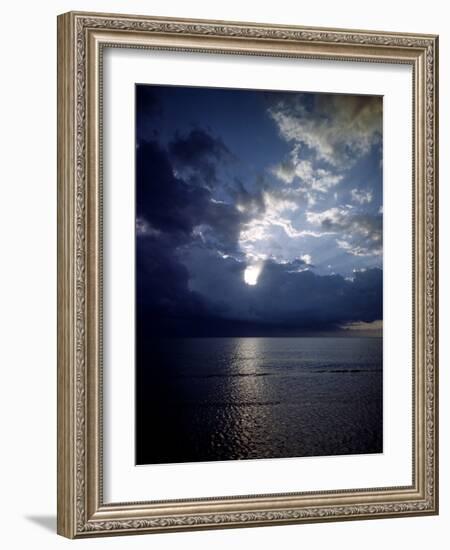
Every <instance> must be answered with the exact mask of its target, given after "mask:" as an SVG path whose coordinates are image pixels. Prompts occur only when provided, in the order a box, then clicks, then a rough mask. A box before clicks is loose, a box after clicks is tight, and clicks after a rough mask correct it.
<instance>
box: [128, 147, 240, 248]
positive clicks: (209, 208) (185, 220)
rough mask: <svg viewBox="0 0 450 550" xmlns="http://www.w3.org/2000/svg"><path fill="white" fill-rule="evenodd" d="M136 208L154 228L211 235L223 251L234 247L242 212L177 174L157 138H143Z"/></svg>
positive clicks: (179, 235)
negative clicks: (152, 139)
mask: <svg viewBox="0 0 450 550" xmlns="http://www.w3.org/2000/svg"><path fill="white" fill-rule="evenodd" d="M136 175H137V188H136V209H137V216H138V219H140V220H145V221H146V223H148V224H149V225H150V226H151V227H152V228H153V229H154V230H157V231H161V232H165V233H168V234H170V235H172V237H175V236H176V240H177V243H178V244H181V243H183V242H184V241H185V240H186V239H188V238H189V237H192V236H193V235H194V236H196V237H198V238H200V239H202V238H203V239H207V238H208V237H209V238H210V239H212V240H213V241H214V244H215V245H216V246H219V247H221V248H222V249H223V250H224V251H231V250H235V249H236V246H237V240H238V236H239V232H240V224H241V222H242V220H243V215H242V213H240V212H239V211H238V210H237V209H236V208H235V207H234V205H231V204H227V203H225V202H219V201H215V200H214V199H213V197H212V195H211V193H210V191H209V190H208V189H206V188H205V187H203V186H202V185H201V184H200V183H199V182H198V181H197V180H196V179H194V180H192V179H189V180H184V179H182V178H180V177H177V176H176V175H175V171H174V168H173V165H172V163H171V160H170V158H169V156H168V154H167V152H166V151H165V150H163V149H162V148H161V147H160V146H159V145H158V143H157V142H155V141H143V142H141V143H140V144H139V147H138V149H137V154H136Z"/></svg>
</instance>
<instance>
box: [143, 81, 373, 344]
mask: <svg viewBox="0 0 450 550" xmlns="http://www.w3.org/2000/svg"><path fill="white" fill-rule="evenodd" d="M136 246H137V254H136V267H137V269H136V277H137V311H138V320H139V323H140V325H141V328H142V329H143V327H146V328H150V329H151V330H152V331H156V332H157V333H160V334H165V335H239V334H243V335H244V334H249V335H250V334H251V335H267V334H277V335H278V334H279V335H283V334H297V333H305V332H308V333H317V332H320V333H322V332H327V331H331V330H332V331H336V330H340V329H342V328H344V329H349V332H350V330H351V331H352V332H351V333H352V334H354V332H353V331H354V330H362V329H363V330H364V331H366V330H372V331H374V330H376V332H377V333H378V332H379V329H380V328H381V326H382V325H381V319H382V98H381V97H374V96H351V95H332V94H311V93H295V92H268V91H257V90H235V89H219V88H193V87H178V86H149V85H137V86H136ZM373 333H374V332H373Z"/></svg>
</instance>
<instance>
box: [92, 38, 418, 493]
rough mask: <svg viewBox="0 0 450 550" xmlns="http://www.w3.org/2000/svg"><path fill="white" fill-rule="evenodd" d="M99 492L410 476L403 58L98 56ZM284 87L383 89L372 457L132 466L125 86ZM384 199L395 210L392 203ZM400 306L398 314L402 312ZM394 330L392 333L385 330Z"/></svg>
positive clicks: (330, 484)
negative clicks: (378, 422) (379, 410)
mask: <svg viewBox="0 0 450 550" xmlns="http://www.w3.org/2000/svg"><path fill="white" fill-rule="evenodd" d="M103 76H104V94H103V105H104V118H103V136H104V142H103V146H104V157H103V160H104V163H103V164H104V191H103V196H104V227H105V237H104V238H105V240H104V244H105V251H104V261H105V266H104V268H105V269H104V271H105V276H104V284H105V293H104V294H105V301H104V340H103V342H104V369H103V383H104V389H105V391H104V404H105V407H104V439H103V441H104V450H105V453H104V454H105V464H104V476H105V477H104V497H105V501H106V502H136V501H143V500H149V499H151V500H164V499H169V498H194V497H214V496H219V495H223V496H233V495H243V494H247V495H249V494H250V495H252V494H253V495H255V494H264V493H272V494H276V493H288V492H300V491H317V490H326V489H342V488H347V489H350V488H353V489H356V488H362V487H389V486H401V485H403V486H405V485H410V484H411V483H412V479H411V471H412V468H411V455H412V447H411V444H412V442H411V418H412V417H411V397H412V394H411V382H412V363H411V341H412V331H411V320H412V317H411V314H412V284H411V281H412V275H411V274H412V258H411V243H412V231H411V213H412V209H411V207H412V201H411V200H405V197H407V196H408V195H409V196H411V177H412V169H411V166H412V156H411V147H412V137H411V136H412V133H411V102H412V69H411V68H410V67H408V66H406V65H392V64H390V65H385V64H381V63H354V62H347V63H344V62H342V61H339V62H337V61H334V62H333V61H321V62H319V61H317V60H304V59H276V60H274V59H270V58H267V57H254V56H251V57H249V56H248V57H243V56H234V57H231V56H224V55H209V56H205V55H202V54H192V53H190V54H186V53H184V54H183V53H179V52H148V51H145V50H136V49H126V50H125V49H118V48H110V49H109V50H107V51H106V53H105V54H104V63H103ZM136 82H141V83H142V82H147V83H165V84H184V85H193V84H195V85H198V86H211V85H213V86H225V87H226V86H236V85H238V86H239V87H242V88H250V87H252V88H260V89H264V88H270V87H275V88H278V89H285V90H288V89H294V90H302V91H328V92H336V93H342V92H344V93H345V92H348V91H350V90H351V92H352V93H365V94H369V93H370V94H376V95H381V96H383V117H384V128H383V148H384V151H383V172H384V176H383V187H384V191H383V202H384V211H383V226H384V227H383V230H384V234H385V238H384V240H383V242H384V249H383V269H384V285H383V299H384V304H383V325H384V329H385V338H384V340H383V344H384V346H383V347H384V350H383V351H384V353H383V374H384V393H383V397H384V423H383V432H384V441H383V451H384V452H383V453H380V454H372V455H366V456H361V455H353V456H334V457H319V458H312V457H308V458H291V459H282V460H280V459H278V460H273V459H272V460H229V461H223V462H221V461H218V462H208V463H190V464H164V465H163V464H158V465H146V466H140V467H138V468H136V467H135V462H134V449H135V442H134V430H133V429H130V427H132V426H134V414H135V411H134V400H133V397H132V396H134V372H133V369H132V368H124V366H125V365H133V364H134V356H135V353H134V293H135V274H134V264H135V261H134V248H135V246H134V225H135V211H134V210H135V209H134V173H135V169H134V156H135V146H134V137H135V120H134V93H135V90H134V84H135V83H136ZM393 205H395V207H394V208H393ZM408 314H409V317H408ZM392 331H395V337H392Z"/></svg>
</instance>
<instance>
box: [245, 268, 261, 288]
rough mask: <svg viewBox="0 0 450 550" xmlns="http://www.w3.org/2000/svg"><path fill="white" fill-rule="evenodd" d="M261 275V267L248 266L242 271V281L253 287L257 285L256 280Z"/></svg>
mask: <svg viewBox="0 0 450 550" xmlns="http://www.w3.org/2000/svg"><path fill="white" fill-rule="evenodd" d="M260 273H261V266H259V265H249V266H248V267H246V268H245V271H244V281H245V282H246V283H247V284H248V285H250V286H255V285H256V284H257V283H258V278H259V275H260Z"/></svg>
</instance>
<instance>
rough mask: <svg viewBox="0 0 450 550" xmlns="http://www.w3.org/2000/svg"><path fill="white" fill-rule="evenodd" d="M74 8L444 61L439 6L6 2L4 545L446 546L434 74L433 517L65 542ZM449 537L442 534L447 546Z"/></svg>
mask: <svg viewBox="0 0 450 550" xmlns="http://www.w3.org/2000/svg"><path fill="white" fill-rule="evenodd" d="M70 9H86V10H97V11H110V12H111V11H113V12H128V13H141V14H151V15H173V16H180V17H182V16H185V17H203V18H210V19H226V20H233V19H234V20H244V21H245V20H248V21H255V20H256V21H262V22H269V23H270V22H273V23H291V24H302V25H315V26H334V27H350V28H368V29H371V28H372V29H382V30H392V31H409V32H430V33H438V34H440V35H441V37H440V40H441V49H440V56H441V59H442V60H443V62H442V63H441V66H442V67H445V63H446V60H447V59H448V56H449V54H450V31H449V30H448V26H447V24H448V15H447V13H446V12H445V3H443V2H439V1H437V0H436V1H433V0H430V1H428V2H426V3H423V2H415V1H412V0H411V1H410V2H408V3H398V4H395V3H393V2H392V1H387V0H379V1H378V2H377V3H376V6H371V8H370V9H368V6H367V5H366V4H364V3H362V2H357V1H344V0H341V2H332V1H325V0H323V1H321V2H315V3H296V2H292V1H290V0H277V2H276V3H270V4H269V3H267V4H262V3H260V2H258V3H256V2H247V3H244V2H242V0H240V1H239V0H228V1H227V2H218V3H212V2H207V1H200V0H198V1H197V0H191V1H190V2H182V1H178V0H177V1H175V0H165V1H163V0H152V2H151V3H143V2H139V1H133V0H127V1H126V2H125V1H113V0H109V1H99V0H91V1H89V2H87V1H83V2H82V1H76V2H75V1H73V2H72V1H70V2H67V1H59V2H57V1H51V0H47V1H46V2H45V3H37V2H31V1H30V2H24V1H20V0H17V1H16V2H14V3H8V4H5V5H3V6H2V23H3V25H2V33H1V34H0V40H1V50H0V51H1V52H2V71H1V76H2V86H1V88H0V94H1V101H0V129H1V140H2V142H1V150H2V162H1V164H0V167H1V172H2V173H1V177H0V182H1V183H0V185H1V188H0V189H1V193H0V224H1V231H0V235H1V251H2V256H1V258H2V262H1V270H0V278H1V285H0V289H1V290H0V292H1V298H0V308H1V309H0V311H1V316H0V322H1V332H0V334H1V335H2V345H1V347H0V354H1V362H0V364H1V367H2V371H1V372H2V375H3V377H2V381H1V384H0V413H1V414H0V418H1V421H2V431H1V445H2V453H1V455H0V462H1V465H0V491H1V504H0V508H1V509H0V514H1V515H0V517H1V519H2V528H3V529H2V535H1V536H2V539H3V540H2V546H3V547H5V548H8V549H9V548H39V549H40V548H43V549H50V550H51V549H52V548H61V547H63V546H68V545H70V544H72V545H73V544H80V545H83V547H86V546H89V547H94V546H96V547H102V546H106V545H109V546H110V547H115V548H122V547H123V545H124V544H126V545H127V548H138V547H139V548H144V547H145V548H152V547H153V548H158V549H172V548H178V547H180V546H183V547H186V546H187V547H188V548H198V549H203V548H205V549H206V548H211V547H214V548H219V549H220V548H229V547H232V546H235V547H243V548H244V547H252V546H255V547H259V548H267V549H268V548H273V547H274V546H277V547H286V548H291V547H292V548H297V547H299V546H300V545H302V547H311V546H313V547H314V548H319V549H320V548H327V547H332V548H333V549H340V548H342V549H344V548H345V549H346V550H351V549H356V548H358V549H359V548H361V547H364V548H365V549H372V548H373V549H375V548H377V549H379V548H380V547H383V546H385V547H394V545H397V544H398V545H400V544H401V545H402V546H405V547H408V548H409V549H411V550H412V549H418V548H424V547H425V545H428V546H430V547H431V548H433V549H440V548H445V547H446V546H447V544H448V536H449V534H450V523H449V522H450V495H449V488H450V487H449V480H450V477H449V473H448V464H449V462H450V460H449V458H450V456H449V435H448V434H449V433H450V432H449V420H448V419H449V418H450V400H449V399H448V395H447V391H448V387H449V382H450V376H449V373H448V368H446V367H447V365H448V364H449V359H450V356H449V351H450V348H449V343H448V338H445V335H446V334H447V333H448V330H449V328H450V325H449V322H450V317H449V315H450V313H449V311H450V308H449V305H450V303H449V298H450V286H449V285H448V283H447V281H448V279H449V277H448V269H449V267H450V264H449V261H450V256H449V254H450V252H449V251H450V246H449V245H450V243H449V242H448V241H449V239H448V235H450V216H449V215H447V214H446V210H445V209H446V208H448V205H450V200H449V199H450V192H449V186H448V185H447V184H446V182H448V180H449V177H450V166H449V164H448V162H446V155H445V154H444V152H445V151H446V150H448V149H449V147H450V133H449V130H448V125H445V124H444V121H446V120H449V119H450V104H449V102H448V101H444V100H445V99H446V98H448V97H449V92H450V88H449V85H450V81H449V75H448V72H447V71H444V70H442V73H441V77H440V78H441V81H440V87H441V98H442V101H441V106H440V111H441V121H442V129H441V151H442V152H443V154H442V159H443V162H442V163H441V182H442V184H441V213H442V214H441V218H442V221H441V273H442V274H441V280H442V288H441V312H442V313H441V334H442V344H441V423H440V429H441V434H442V435H441V457H440V459H441V464H442V471H441V515H440V516H439V517H430V518H408V519H407V518H404V519H396V520H376V521H364V522H347V523H329V524H316V525H302V526H288V527H271V528H256V529H238V530H228V531H211V532H199V533H189V534H165V535H153V536H140V537H127V538H126V539H125V538H114V539H96V540H89V541H80V542H70V541H66V540H64V539H62V538H61V537H57V536H56V535H55V534H54V528H55V513H56V292H55V289H56V178H55V176H56V15H57V14H58V13H62V12H64V11H67V10H70ZM446 539H447V540H446Z"/></svg>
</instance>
